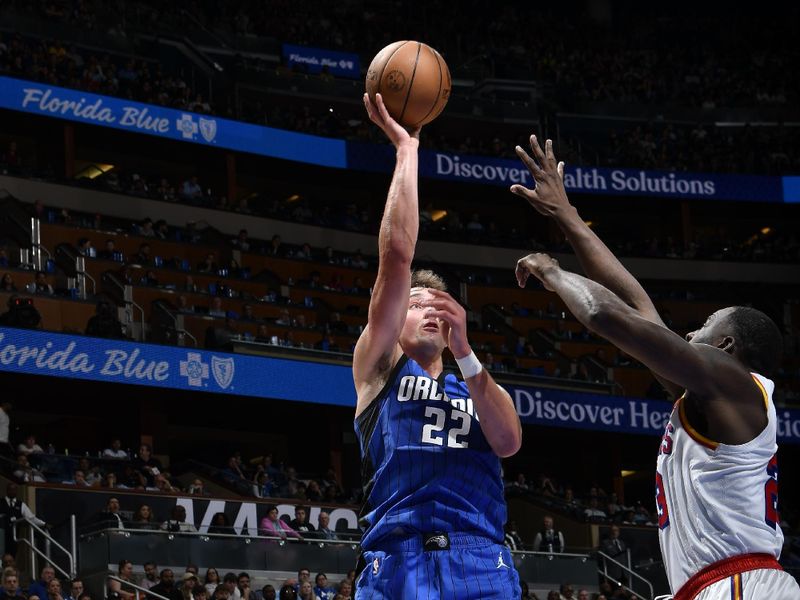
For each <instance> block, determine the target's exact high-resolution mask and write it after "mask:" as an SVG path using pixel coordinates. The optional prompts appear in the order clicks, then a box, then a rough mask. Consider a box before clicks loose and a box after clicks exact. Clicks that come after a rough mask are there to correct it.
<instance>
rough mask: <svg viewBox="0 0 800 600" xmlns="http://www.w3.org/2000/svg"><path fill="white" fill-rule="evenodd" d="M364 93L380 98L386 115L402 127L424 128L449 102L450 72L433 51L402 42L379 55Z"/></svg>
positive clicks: (373, 99) (424, 45)
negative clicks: (387, 112)
mask: <svg viewBox="0 0 800 600" xmlns="http://www.w3.org/2000/svg"><path fill="white" fill-rule="evenodd" d="M367 93H368V94H369V97H370V99H371V100H372V101H373V102H375V94H381V96H382V97H383V102H384V104H385V105H386V109H387V110H388V111H389V114H390V115H392V118H394V119H395V120H396V121H397V122H398V123H400V124H401V125H403V126H405V127H409V128H415V127H419V126H421V125H426V124H427V123H430V122H431V121H433V120H434V119H435V118H436V117H438V116H439V113H441V112H442V110H443V109H444V107H445V104H447V100H448V99H449V98H450V70H449V69H448V68H447V63H445V62H444V58H442V55H441V54H439V53H438V52H437V51H436V50H434V49H433V48H431V47H430V46H428V45H427V44H423V43H421V42H409V41H401V42H394V43H393V44H389V45H388V46H386V47H385V48H384V49H383V50H381V51H380V52H378V54H377V55H376V56H375V58H373V59H372V62H371V63H370V65H369V69H368V70H367Z"/></svg>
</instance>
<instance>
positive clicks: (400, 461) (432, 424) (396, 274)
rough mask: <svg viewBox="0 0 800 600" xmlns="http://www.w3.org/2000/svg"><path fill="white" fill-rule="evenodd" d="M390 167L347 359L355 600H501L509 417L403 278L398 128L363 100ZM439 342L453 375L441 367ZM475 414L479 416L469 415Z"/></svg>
mask: <svg viewBox="0 0 800 600" xmlns="http://www.w3.org/2000/svg"><path fill="white" fill-rule="evenodd" d="M364 103H365V105H366V108H367V112H368V114H369V117H370V119H371V120H372V121H373V122H374V123H375V124H376V125H378V126H379V127H380V128H381V129H382V130H383V131H384V133H386V135H387V137H388V138H389V139H390V140H391V142H392V143H393V144H394V146H395V148H396V152H397V163H396V165H395V170H394V176H393V178H392V183H391V186H390V188H389V194H388V197H387V199H386V207H385V209H384V214H383V219H382V221H381V228H380V233H379V236H378V252H379V266H378V275H377V279H376V281H375V287H374V291H373V294H372V300H371V302H370V306H369V321H368V324H367V326H366V328H365V329H364V332H363V333H362V334H361V337H360V338H359V340H358V343H357V344H356V348H355V353H354V355H353V380H354V382H355V387H356V393H357V395H358V405H357V407H356V433H357V435H358V437H359V441H360V444H361V454H362V479H363V483H364V495H365V506H364V509H363V511H362V524H363V525H364V527H365V532H364V535H363V538H362V542H361V546H362V551H363V555H362V558H363V561H362V567H361V572H360V575H359V577H358V579H357V583H356V598H374V599H376V600H378V599H382V598H386V599H398V598H418V599H420V600H425V599H431V600H432V599H439V598H442V599H451V598H452V599H453V600H455V599H456V598H458V599H459V600H463V599H469V598H475V599H477V598H482V599H491V598H498V599H500V598H503V599H508V598H514V597H519V595H520V588H519V580H518V577H517V573H516V571H515V569H514V563H513V562H512V559H511V555H510V553H509V551H508V549H507V548H506V547H505V546H503V545H502V541H503V525H504V523H505V521H506V505H505V500H504V498H503V482H502V480H501V476H500V458H499V457H504V456H510V455H512V454H514V453H515V452H517V450H518V449H519V447H520V444H521V440H522V429H521V426H520V422H519V417H518V416H517V413H516V411H515V409H514V405H513V402H512V401H511V398H510V397H509V395H508V393H507V392H506V391H505V390H503V389H502V388H501V387H499V386H498V385H497V384H496V383H495V382H494V380H493V379H492V377H491V376H490V375H489V374H488V373H487V372H486V371H485V370H483V368H482V366H481V364H480V362H479V361H478V359H477V358H476V357H475V354H474V353H473V352H472V349H471V348H470V345H469V342H468V340H467V331H466V313H465V311H464V309H463V308H462V307H461V306H460V305H459V304H458V302H456V301H455V300H454V299H453V298H452V297H451V296H450V295H449V294H447V292H446V291H445V290H444V283H443V281H442V279H441V278H440V277H438V276H437V275H435V274H433V273H431V272H430V271H421V272H415V273H414V274H413V275H412V272H411V261H412V259H413V257H414V249H415V246H416V242H417V232H418V229H419V206H418V199H417V152H418V147H419V130H416V131H412V132H411V133H410V134H409V132H407V131H406V130H405V129H403V128H402V127H401V126H400V125H398V124H397V123H396V122H395V121H394V120H393V119H392V118H391V117H390V116H389V114H388V113H387V111H386V108H385V107H384V105H383V101H382V99H381V98H380V96H378V97H377V105H374V104H372V102H370V100H369V98H368V96H366V95H365V96H364ZM445 347H449V348H450V350H451V352H452V353H453V355H454V356H455V358H456V361H457V362H458V365H459V368H460V369H461V373H462V376H463V379H464V380H463V381H461V380H459V379H457V378H456V377H455V375H452V374H445V373H444V372H443V364H442V352H443V350H444V348H445ZM479 416H480V421H479V420H478V417H479Z"/></svg>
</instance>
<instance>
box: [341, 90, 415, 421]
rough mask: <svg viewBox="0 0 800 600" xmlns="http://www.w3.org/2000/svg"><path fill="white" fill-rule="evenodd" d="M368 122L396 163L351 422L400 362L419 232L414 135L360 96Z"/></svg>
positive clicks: (356, 362)
mask: <svg viewBox="0 0 800 600" xmlns="http://www.w3.org/2000/svg"><path fill="white" fill-rule="evenodd" d="M364 104H365V106H366V108H367V113H368V114H369V118H370V120H371V121H372V122H373V123H375V124H376V125H378V127H380V128H381V129H382V130H383V131H384V133H385V134H386V136H387V137H388V138H389V140H391V142H392V144H394V146H395V149H396V150H397V162H396V164H395V168H394V175H393V177H392V183H391V185H390V187H389V194H388V196H387V198H386V207H385V208H384V211H383V218H382V220H381V227H380V231H379V233H378V275H377V277H376V279H375V285H374V287H373V290H372V298H371V300H370V303H369V317H368V322H367V326H366V327H365V328H364V331H363V332H362V333H361V336H360V337H359V338H358V342H357V343H356V348H355V352H354V353H353V381H354V382H355V386H356V393H357V394H358V404H357V405H356V416H358V415H359V414H361V412H362V411H363V410H364V409H365V408H366V407H367V406H368V405H369V403H370V402H371V401H372V400H373V398H374V397H375V396H376V395H377V393H378V392H379V391H380V389H381V388H382V387H383V385H384V383H385V382H386V377H387V376H388V375H389V372H390V371H391V369H392V367H393V366H394V364H395V363H396V362H397V360H398V358H399V357H400V352H401V351H400V346H399V344H398V340H399V338H400V333H401V331H402V329H403V323H404V322H405V317H406V312H407V309H408V294H409V292H410V291H411V261H412V259H413V258H414V248H415V246H416V244H417V234H418V232H419V201H418V197H417V196H418V194H417V167H418V154H417V152H418V148H419V130H416V131H413V132H411V133H409V132H407V131H406V130H405V129H403V127H401V126H400V125H399V124H398V123H397V122H396V121H395V120H394V119H392V117H390V116H389V113H388V112H387V110H386V107H385V106H384V104H383V99H382V98H381V96H380V94H378V95H377V96H376V103H375V104H373V103H372V102H371V101H370V99H369V96H368V95H367V94H364Z"/></svg>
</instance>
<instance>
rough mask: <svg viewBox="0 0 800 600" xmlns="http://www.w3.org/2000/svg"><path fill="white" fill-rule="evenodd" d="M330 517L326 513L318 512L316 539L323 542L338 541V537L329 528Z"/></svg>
mask: <svg viewBox="0 0 800 600" xmlns="http://www.w3.org/2000/svg"><path fill="white" fill-rule="evenodd" d="M330 524H331V516H330V514H328V513H327V512H326V511H324V510H321V511H319V517H317V537H318V538H320V539H323V540H338V539H339V536H337V535H336V532H335V531H334V530H333V529H331V528H330Z"/></svg>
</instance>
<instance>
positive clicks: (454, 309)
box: [425, 288, 472, 358]
mask: <svg viewBox="0 0 800 600" xmlns="http://www.w3.org/2000/svg"><path fill="white" fill-rule="evenodd" d="M427 291H428V292H429V293H430V294H431V296H433V298H432V299H430V300H426V301H425V306H426V308H427V310H426V312H425V316H427V317H433V318H434V319H441V320H442V321H444V322H445V323H447V326H448V327H447V329H448V331H447V347H448V348H450V352H452V353H453V356H455V357H456V358H464V357H465V356H467V355H468V354H469V353H470V352H472V348H470V345H469V342H468V341H467V311H466V310H464V307H463V306H461V305H460V304H459V303H458V302H456V300H455V299H454V298H453V297H452V296H451V295H450V294H448V293H447V292H443V291H441V290H434V289H430V288H429V289H428V290H427Z"/></svg>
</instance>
